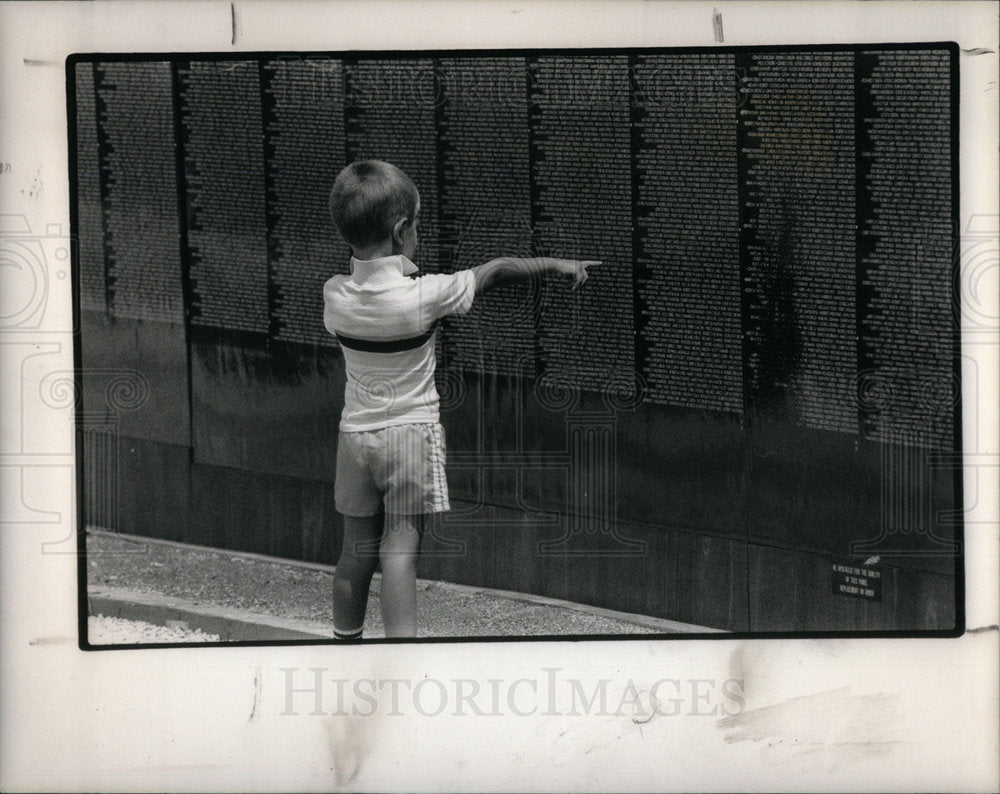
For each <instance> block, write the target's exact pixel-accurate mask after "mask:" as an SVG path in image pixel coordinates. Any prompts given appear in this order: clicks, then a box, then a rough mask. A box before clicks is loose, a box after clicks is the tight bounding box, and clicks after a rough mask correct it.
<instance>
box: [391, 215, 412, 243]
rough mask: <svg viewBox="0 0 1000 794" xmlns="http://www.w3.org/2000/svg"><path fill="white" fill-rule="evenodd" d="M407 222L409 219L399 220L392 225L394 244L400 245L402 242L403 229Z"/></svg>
mask: <svg viewBox="0 0 1000 794" xmlns="http://www.w3.org/2000/svg"><path fill="white" fill-rule="evenodd" d="M409 221H410V219H409V218H400V219H399V220H398V221H396V222H395V223H394V224H393V226H392V239H393V240H394V241H395V242H397V243H400V244H402V242H403V229H404V228H405V227H406V224H407V223H409Z"/></svg>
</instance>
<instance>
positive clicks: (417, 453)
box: [333, 423, 450, 517]
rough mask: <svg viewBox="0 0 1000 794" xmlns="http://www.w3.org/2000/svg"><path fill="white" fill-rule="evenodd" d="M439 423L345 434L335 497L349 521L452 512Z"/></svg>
mask: <svg viewBox="0 0 1000 794" xmlns="http://www.w3.org/2000/svg"><path fill="white" fill-rule="evenodd" d="M444 452H445V446H444V428H443V427H441V425H440V424H439V423H428V424H409V425H393V426H392V427H384V428H380V429H378V430H359V431H353V432H346V431H344V430H341V431H340V437H339V440H338V442H337V477H336V480H335V481H334V488H333V492H334V498H335V501H336V504H337V512H339V513H341V514H342V515H345V516H357V517H362V516H374V515H377V514H378V513H380V512H382V511H383V510H384V511H385V512H386V513H395V514H397V515H417V514H420V513H441V512H444V511H445V510H449V509H450V505H449V504H448V481H447V480H446V479H445V473H444Z"/></svg>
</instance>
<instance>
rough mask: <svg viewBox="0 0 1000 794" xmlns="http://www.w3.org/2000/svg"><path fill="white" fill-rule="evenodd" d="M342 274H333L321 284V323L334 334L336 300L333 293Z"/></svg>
mask: <svg viewBox="0 0 1000 794" xmlns="http://www.w3.org/2000/svg"><path fill="white" fill-rule="evenodd" d="M342 278H343V276H334V277H333V278H331V279H330V280H329V281H327V282H326V283H325V284H324V285H323V325H324V326H326V330H327V331H329V332H330V333H331V334H334V335H336V333H337V331H336V327H337V323H336V319H335V318H336V316H337V313H336V301H335V298H334V293H335V290H336V288H337V285H338V281H337V280H338V279H342Z"/></svg>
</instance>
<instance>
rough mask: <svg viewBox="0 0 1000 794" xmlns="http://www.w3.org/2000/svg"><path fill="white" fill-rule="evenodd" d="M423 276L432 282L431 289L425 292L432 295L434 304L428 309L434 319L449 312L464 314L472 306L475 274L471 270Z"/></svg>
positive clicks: (474, 294)
mask: <svg viewBox="0 0 1000 794" xmlns="http://www.w3.org/2000/svg"><path fill="white" fill-rule="evenodd" d="M423 278H425V279H428V280H430V281H431V283H432V284H433V289H430V290H427V293H429V294H431V295H433V304H434V305H433V306H430V307H428V309H429V313H430V314H431V315H432V316H433V318H434V319H435V320H436V319H437V318H438V317H445V316H447V315H449V314H466V313H468V311H469V309H471V308H472V301H473V299H474V298H475V297H476V274H475V273H473V272H472V271H471V270H459V271H458V272H456V273H449V274H447V275H444V274H438V273H435V274H432V275H428V276H424V277H423Z"/></svg>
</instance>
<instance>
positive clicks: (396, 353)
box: [323, 160, 598, 639]
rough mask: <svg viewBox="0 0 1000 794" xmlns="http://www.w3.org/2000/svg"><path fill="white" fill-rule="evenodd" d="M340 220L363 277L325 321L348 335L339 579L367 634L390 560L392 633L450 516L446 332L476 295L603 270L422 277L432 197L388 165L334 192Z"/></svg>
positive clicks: (352, 173)
mask: <svg viewBox="0 0 1000 794" xmlns="http://www.w3.org/2000/svg"><path fill="white" fill-rule="evenodd" d="M330 213H331V215H332V216H333V222H334V224H335V225H336V227H337V230H338V231H339V232H340V235H341V236H342V237H343V238H344V240H345V241H346V242H347V244H348V245H349V246H350V247H351V251H352V253H353V256H352V257H351V275H349V276H334V277H333V278H331V279H330V280H329V281H327V282H326V284H325V285H324V287H323V300H324V307H325V309H324V323H325V325H326V328H327V330H328V331H330V333H332V334H335V335H336V336H337V338H338V339H339V340H340V344H341V348H342V350H343V354H344V364H345V367H346V371H347V387H346V391H345V395H344V411H343V413H342V415H341V420H340V437H339V442H338V449H337V477H336V484H335V488H334V493H335V499H336V504H337V510H338V512H340V513H341V514H343V516H344V542H343V548H342V551H341V554H340V559H339V561H338V562H337V568H336V572H335V574H334V580H333V592H334V601H333V623H334V632H335V636H336V637H337V638H338V639H359V638H360V637H361V633H362V630H363V629H364V619H365V609H366V606H367V603H368V590H369V586H370V584H371V579H372V575H373V574H374V572H375V568H376V565H377V564H378V563H379V562H381V564H382V592H381V605H382V616H383V619H384V621H385V634H386V636H387V637H413V636H415V635H416V630H417V616H416V559H417V553H418V551H419V548H420V538H421V535H422V532H423V528H424V520H425V516H427V515H428V514H431V513H437V512H441V511H445V510H448V509H449V504H448V485H447V482H446V481H445V473H444V434H443V432H442V428H441V425H440V423H439V421H438V420H439V416H438V393H437V390H436V389H435V387H434V369H435V366H436V360H435V356H434V329H435V324H436V322H437V321H438V319H440V318H441V317H444V316H445V315H449V314H465V313H466V312H468V311H469V309H470V308H471V307H472V301H473V298H474V297H475V295H476V294H478V293H481V292H484V291H486V290H488V289H490V288H491V287H494V286H496V285H498V284H501V283H507V282H510V281H517V280H524V279H527V278H529V277H530V276H531V274H532V273H540V272H543V271H550V272H556V273H563V274H565V275H567V276H569V277H571V278H572V279H573V282H574V286H576V285H579V284H581V283H583V282H584V281H585V280H586V278H587V267H588V266H590V265H594V264H598V263H596V262H591V261H575V260H569V259H555V258H550V257H538V258H530V259H514V258H507V257H504V258H501V259H494V260H491V261H490V262H487V263H486V264H483V265H479V266H478V267H473V268H471V269H469V270H461V271H458V272H456V273H451V274H449V275H443V274H431V275H424V276H420V277H417V278H410V276H412V275H413V274H414V273H416V272H417V266H416V265H414V264H413V262H412V261H411V259H412V257H413V255H414V252H415V251H416V248H417V227H418V224H419V218H420V195H419V194H418V192H417V188H416V185H414V184H413V181H412V180H411V179H410V178H409V177H408V176H407V175H406V174H405V173H403V172H402V171H401V170H400V169H398V168H396V167H395V166H394V165H391V164H389V163H385V162H382V161H379V160H362V161H359V162H355V163H352V164H351V165H349V166H347V167H346V168H344V169H343V170H342V171H341V172H340V174H339V175H338V176H337V179H336V181H335V182H334V185H333V189H332V191H331V193H330Z"/></svg>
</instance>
